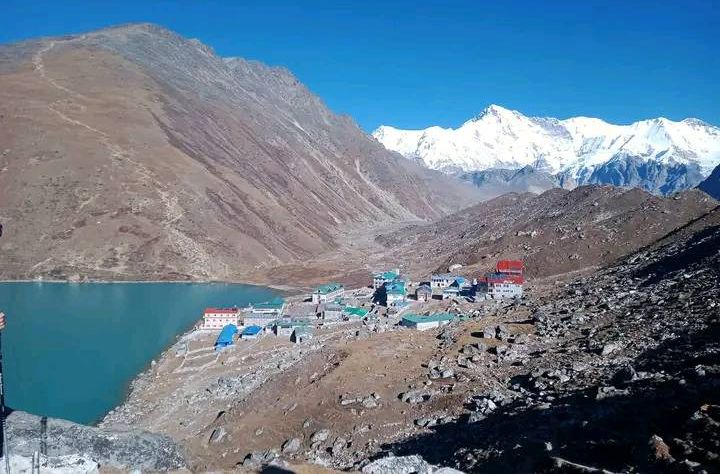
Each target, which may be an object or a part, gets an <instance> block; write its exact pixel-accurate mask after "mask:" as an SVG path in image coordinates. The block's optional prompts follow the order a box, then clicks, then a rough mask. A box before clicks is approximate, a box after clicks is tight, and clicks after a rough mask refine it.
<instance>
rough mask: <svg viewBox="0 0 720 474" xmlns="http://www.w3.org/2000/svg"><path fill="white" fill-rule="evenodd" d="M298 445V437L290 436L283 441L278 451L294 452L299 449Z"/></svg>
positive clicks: (299, 442)
mask: <svg viewBox="0 0 720 474" xmlns="http://www.w3.org/2000/svg"><path fill="white" fill-rule="evenodd" d="M300 445H301V441H300V438H290V439H289V440H287V441H285V442H284V443H283V445H282V447H281V448H280V451H281V452H282V453H283V454H295V453H297V452H298V451H300Z"/></svg>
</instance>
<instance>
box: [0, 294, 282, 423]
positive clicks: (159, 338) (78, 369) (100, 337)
mask: <svg viewBox="0 0 720 474" xmlns="http://www.w3.org/2000/svg"><path fill="white" fill-rule="evenodd" d="M278 294H279V293H278V292H277V291H275V290H272V289H268V288H263V287H258V286H249V285H235V284H218V283H208V284H201V283H81V284H80V283H78V284H73V283H35V282H33V283H0V311H4V312H5V314H6V320H7V325H6V329H5V331H3V333H2V351H3V368H4V372H5V373H4V374H3V376H4V382H5V401H6V404H7V405H8V406H9V407H11V408H13V409H18V410H24V411H28V412H31V413H35V414H38V415H46V416H52V417H60V418H66V419H69V420H72V421H76V422H79V423H86V424H87V423H94V422H97V421H99V420H100V419H101V418H102V417H103V416H104V415H105V414H106V413H107V412H108V411H110V410H111V409H112V408H114V407H115V406H117V405H118V404H120V403H121V402H122V400H123V398H124V396H125V395H126V394H127V390H128V387H129V384H130V382H131V381H132V379H133V378H134V377H135V376H136V375H137V374H139V373H140V372H141V371H143V370H144V369H145V368H147V367H148V365H149V364H150V361H152V359H153V358H156V357H157V356H158V355H159V354H160V353H161V352H162V351H163V350H165V349H166V348H167V347H168V346H170V345H171V344H172V343H173V342H174V341H175V340H176V339H177V336H179V335H180V334H182V333H184V332H185V331H187V330H188V329H190V328H191V327H192V326H193V324H194V323H195V322H196V321H198V320H199V319H200V318H201V317H202V310H203V308H205V307H206V306H233V305H235V306H245V305H246V304H248V303H250V302H260V301H266V300H268V299H270V298H272V297H275V296H277V295H278Z"/></svg>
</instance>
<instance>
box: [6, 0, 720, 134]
mask: <svg viewBox="0 0 720 474" xmlns="http://www.w3.org/2000/svg"><path fill="white" fill-rule="evenodd" d="M300 4H302V6H300ZM0 9H1V10H2V11H1V13H0V43H6V42H12V41H17V40H21V39H26V38H32V37H35V36H47V35H60V34H67V33H75V32H83V31H87V30H92V29H97V28H101V27H104V26H109V25H113V24H117V23H126V22H136V21H149V22H154V23H159V24H161V25H163V26H166V27H168V28H170V29H173V30H175V31H177V32H179V33H180V34H182V35H185V36H188V37H194V38H198V39H200V40H201V41H203V42H205V43H207V44H209V45H210V46H212V47H213V48H214V49H215V51H216V52H218V53H219V54H220V55H223V56H242V57H246V58H253V59H259V60H261V61H264V62H266V63H269V64H273V65H283V66H286V67H288V68H289V69H290V70H292V71H293V72H294V73H295V74H296V75H297V76H298V77H299V78H300V80H301V81H303V82H304V83H305V84H307V85H308V86H309V87H310V88H311V89H312V90H313V91H315V92H316V93H318V94H319V95H320V96H321V97H322V98H323V99H324V100H325V101H326V102H327V103H328V104H329V105H330V107H331V108H332V109H333V110H335V111H336V112H342V113H348V114H350V115H351V116H353V117H354V118H355V119H356V120H357V121H358V123H359V124H360V125H361V126H362V127H363V128H365V129H366V130H372V129H373V128H375V127H376V126H377V125H380V124H383V123H384V124H390V125H395V126H398V127H402V128H421V127H427V126H429V125H434V124H436V125H441V126H457V125H459V124H460V123H462V122H464V121H465V120H466V119H468V118H470V117H472V116H473V115H475V114H476V113H477V112H479V111H480V110H481V109H482V108H484V107H485V106H486V105H488V104H491V103H495V104H499V105H503V106H506V107H509V108H514V109H517V110H520V111H521V112H523V113H525V114H531V115H549V116H555V117H559V118H566V117H569V116H573V115H588V116H597V117H600V118H603V119H605V120H609V121H613V122H618V123H627V122H631V121H634V120H638V119H643V118H650V117H656V116H665V117H668V118H671V119H682V118H685V117H697V118H700V119H703V120H705V121H708V122H710V123H713V124H715V125H720V5H719V4H718V1H717V0H705V1H701V0H689V1H671V0H655V1H650V0H633V1H622V2H621V1H612V0H605V1H595V0H573V1H548V2H544V1H537V0H532V1H514V2H512V1H505V0H497V1H494V2H490V1H480V0H474V1H452V0H448V1H422V0H415V1H413V2H409V1H394V2H393V1H391V0H387V1H374V0H366V1H341V0H338V1H319V0H318V1H304V2H303V1H301V0H297V1H292V0H287V1H270V0H268V1H257V2H241V1H230V0H225V1H220V0H214V1H196V2H193V1H167V0H163V1H152V0H143V1H140V0H126V1H111V2H105V1H90V0H88V1H78V0H62V1H61V0H17V1H16V0H2V6H1V7H0Z"/></svg>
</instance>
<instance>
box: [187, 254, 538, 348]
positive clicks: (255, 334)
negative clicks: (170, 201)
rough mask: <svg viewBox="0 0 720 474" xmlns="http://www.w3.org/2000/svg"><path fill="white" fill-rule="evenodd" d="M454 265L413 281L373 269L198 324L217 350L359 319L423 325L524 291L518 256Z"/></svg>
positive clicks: (209, 311)
mask: <svg viewBox="0 0 720 474" xmlns="http://www.w3.org/2000/svg"><path fill="white" fill-rule="evenodd" d="M459 268H460V266H459V265H453V266H451V267H449V268H448V271H449V273H443V274H434V275H432V276H431V277H430V279H429V281H417V282H414V281H411V280H410V279H409V278H406V277H404V276H403V275H401V273H400V270H399V269H393V270H388V271H384V272H379V273H375V274H374V275H373V278H372V282H370V284H369V285H368V286H367V287H363V288H358V289H346V288H345V287H344V286H343V285H342V284H340V283H326V284H323V285H320V286H318V287H317V288H315V289H314V290H313V292H312V293H311V294H309V295H305V296H300V297H293V298H287V299H285V298H277V299H274V300H272V301H267V302H262V303H255V304H251V305H249V306H247V307H245V308H238V307H230V308H206V309H205V311H204V314H203V319H202V321H201V322H200V323H199V324H198V329H199V330H201V331H219V335H218V337H217V339H216V341H215V344H214V346H215V350H216V351H222V350H224V349H226V348H228V347H230V346H233V345H234V344H235V343H236V342H237V341H244V340H256V339H258V338H261V337H264V336H266V335H272V336H274V337H277V338H282V339H284V340H289V341H291V342H293V343H297V344H301V343H304V342H307V341H310V340H312V339H313V337H314V335H315V333H316V331H317V330H320V329H323V328H327V327H331V326H334V325H339V324H344V323H351V322H359V321H361V322H362V323H363V324H364V325H367V326H369V327H370V328H371V329H372V330H374V331H384V330H387V329H390V328H406V329H410V330H418V331H425V330H428V329H433V328H437V327H440V326H443V325H446V324H448V323H450V322H452V321H456V320H463V319H465V318H467V317H469V316H471V315H477V314H479V313H480V309H479V306H480V305H481V303H482V302H483V301H487V300H495V299H506V298H519V297H521V296H522V294H523V285H524V283H525V277H524V266H523V262H522V261H519V260H500V261H498V262H497V264H496V265H495V270H494V271H493V272H491V273H487V274H486V275H484V276H482V277H481V278H474V279H473V280H472V281H468V279H466V278H465V277H463V276H460V275H458V274H456V273H453V271H456V270H458V269H459ZM468 313H472V314H468Z"/></svg>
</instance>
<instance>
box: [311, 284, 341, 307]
mask: <svg viewBox="0 0 720 474" xmlns="http://www.w3.org/2000/svg"><path fill="white" fill-rule="evenodd" d="M343 294H345V287H344V286H343V285H342V284H341V283H327V284H325V285H320V286H318V287H317V288H315V291H313V294H312V302H313V303H327V302H329V301H334V300H336V299H337V298H341V297H342V296H343Z"/></svg>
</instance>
